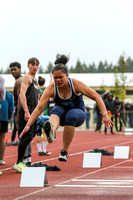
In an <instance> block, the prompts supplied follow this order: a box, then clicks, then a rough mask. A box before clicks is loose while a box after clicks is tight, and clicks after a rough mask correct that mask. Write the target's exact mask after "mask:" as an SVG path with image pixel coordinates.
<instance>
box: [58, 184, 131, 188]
mask: <svg viewBox="0 0 133 200" xmlns="http://www.w3.org/2000/svg"><path fill="white" fill-rule="evenodd" d="M55 187H64V188H65V187H71V188H72V187H75V188H77V187H80V188H133V185H55Z"/></svg>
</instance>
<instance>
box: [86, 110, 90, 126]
mask: <svg viewBox="0 0 133 200" xmlns="http://www.w3.org/2000/svg"><path fill="white" fill-rule="evenodd" d="M85 113H86V129H89V128H90V124H89V123H90V107H89V106H85Z"/></svg>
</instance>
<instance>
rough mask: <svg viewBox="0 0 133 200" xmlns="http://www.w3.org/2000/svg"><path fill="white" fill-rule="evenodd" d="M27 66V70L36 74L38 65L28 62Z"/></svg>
mask: <svg viewBox="0 0 133 200" xmlns="http://www.w3.org/2000/svg"><path fill="white" fill-rule="evenodd" d="M28 68H29V71H30V73H31V74H36V73H37V70H38V69H39V65H37V64H36V63H35V64H34V65H33V64H31V63H30V64H29V65H28Z"/></svg>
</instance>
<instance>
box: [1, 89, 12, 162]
mask: <svg viewBox="0 0 133 200" xmlns="http://www.w3.org/2000/svg"><path fill="white" fill-rule="evenodd" d="M13 110H14V101H13V97H12V94H11V93H10V92H8V91H7V90H6V96H5V100H4V101H0V165H5V161H4V160H3V158H4V154H5V146H6V145H5V135H6V133H7V132H8V123H9V120H10V118H11V117H12V114H13Z"/></svg>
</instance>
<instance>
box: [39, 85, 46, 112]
mask: <svg viewBox="0 0 133 200" xmlns="http://www.w3.org/2000/svg"><path fill="white" fill-rule="evenodd" d="M45 89H46V87H43V88H39V90H38V92H39V94H40V97H41V96H42V94H43V92H44V90H45ZM43 114H44V115H48V104H47V105H46V107H45V109H44V111H43Z"/></svg>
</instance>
